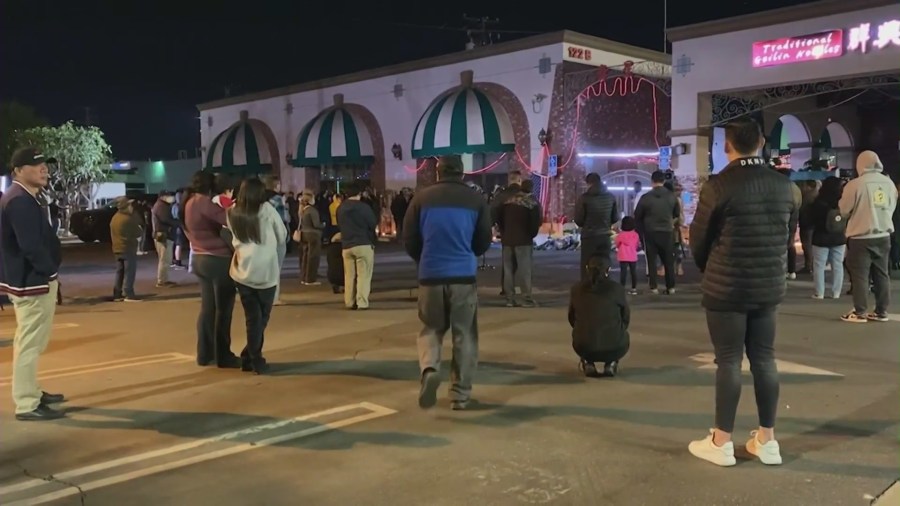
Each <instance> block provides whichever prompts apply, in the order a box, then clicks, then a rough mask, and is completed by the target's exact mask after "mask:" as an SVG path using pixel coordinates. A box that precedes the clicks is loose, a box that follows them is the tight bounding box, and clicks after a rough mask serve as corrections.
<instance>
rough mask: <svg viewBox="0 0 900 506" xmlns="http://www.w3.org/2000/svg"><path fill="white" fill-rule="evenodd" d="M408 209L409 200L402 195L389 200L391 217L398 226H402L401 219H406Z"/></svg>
mask: <svg viewBox="0 0 900 506" xmlns="http://www.w3.org/2000/svg"><path fill="white" fill-rule="evenodd" d="M407 209H409V200H408V199H407V198H406V197H404V196H403V195H399V194H398V195H396V196H395V197H394V199H393V200H391V215H393V217H394V221H396V222H397V224H398V225H401V226H402V225H403V219H404V218H405V217H406V210H407Z"/></svg>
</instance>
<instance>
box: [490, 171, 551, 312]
mask: <svg viewBox="0 0 900 506" xmlns="http://www.w3.org/2000/svg"><path fill="white" fill-rule="evenodd" d="M533 189H534V183H532V182H531V181H525V182H523V183H522V185H521V187H520V189H519V191H518V192H517V193H515V194H514V195H511V196H510V197H508V198H507V199H506V203H504V204H503V205H502V206H500V208H499V210H498V212H497V226H498V228H499V229H500V240H501V242H502V244H503V292H504V293H505V294H506V307H516V306H518V305H519V303H518V302H517V301H516V286H517V285H518V287H519V288H520V289H521V290H522V306H524V307H536V306H537V303H536V302H535V301H534V297H533V296H532V294H531V280H532V272H533V270H534V238H535V236H537V233H538V231H539V230H540V229H541V218H542V214H541V205H540V204H538V202H537V200H535V198H534V196H533V195H532V194H531V192H532V190H533Z"/></svg>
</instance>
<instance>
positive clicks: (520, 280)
mask: <svg viewBox="0 0 900 506" xmlns="http://www.w3.org/2000/svg"><path fill="white" fill-rule="evenodd" d="M533 265H534V246H531V245H528V246H504V247H503V293H505V294H506V300H507V301H510V302H513V301H515V300H516V285H518V286H519V288H521V289H522V297H523V298H524V299H525V301H526V302H533V300H534V299H533V298H532V296H531V272H532V266H533Z"/></svg>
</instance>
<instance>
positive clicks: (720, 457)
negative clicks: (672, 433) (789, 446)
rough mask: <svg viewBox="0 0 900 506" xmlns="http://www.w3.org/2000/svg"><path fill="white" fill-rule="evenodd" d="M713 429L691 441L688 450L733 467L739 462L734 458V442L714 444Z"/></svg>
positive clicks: (717, 463) (718, 464)
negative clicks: (700, 437) (704, 435)
mask: <svg viewBox="0 0 900 506" xmlns="http://www.w3.org/2000/svg"><path fill="white" fill-rule="evenodd" d="M713 432H714V431H713V429H709V435H708V436H706V437H705V438H703V439H698V440H697V441H691V444H689V445H688V451H690V452H691V455H693V456H695V457H697V458H698V459H703V460H705V461H707V462H712V463H713V464H715V465H717V466H722V467H731V466H733V465H735V464H737V459H735V458H734V443H733V442H731V441H729V442H727V443H725V444H723V445H722V446H716V445H715V444H713ZM776 444H777V443H776Z"/></svg>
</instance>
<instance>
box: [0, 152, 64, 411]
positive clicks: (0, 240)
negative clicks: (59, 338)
mask: <svg viewBox="0 0 900 506" xmlns="http://www.w3.org/2000/svg"><path fill="white" fill-rule="evenodd" d="M54 162H55V160H54V159H52V158H49V159H48V158H46V157H44V155H43V154H42V153H41V152H40V151H39V150H37V149H35V148H19V149H17V150H16V151H15V152H14V153H13V156H12V159H11V160H10V164H9V165H10V167H12V174H11V175H12V179H13V181H12V184H11V185H10V186H9V188H8V189H7V191H6V193H4V194H3V198H2V199H0V293H4V294H6V295H8V296H9V299H10V301H11V302H12V305H13V308H14V309H15V314H16V335H15V338H14V339H13V364H12V398H13V402H14V403H15V405H16V420H20V421H38V420H54V419H57V418H62V417H63V416H65V413H64V412H63V411H59V410H56V409H53V408H51V407H50V405H51V404H57V403H60V402H63V401H65V397H64V396H63V395H61V394H50V393H47V392H44V391H42V390H41V387H40V384H39V383H38V377H37V371H38V359H39V358H40V356H41V353H43V352H44V349H46V348H47V343H49V342H50V334H51V333H52V331H53V317H54V316H55V314H56V304H57V297H58V296H59V280H58V279H57V277H58V275H59V274H58V273H59V264H60V263H61V261H62V248H61V246H60V243H59V237H57V235H56V233H55V232H54V231H53V228H52V227H51V226H50V220H49V216H48V215H47V210H46V209H45V208H43V207H42V205H41V202H40V201H39V200H38V197H37V196H38V194H39V193H40V192H41V190H42V189H43V188H45V187H46V186H47V182H48V180H49V170H48V168H47V163H54Z"/></svg>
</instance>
